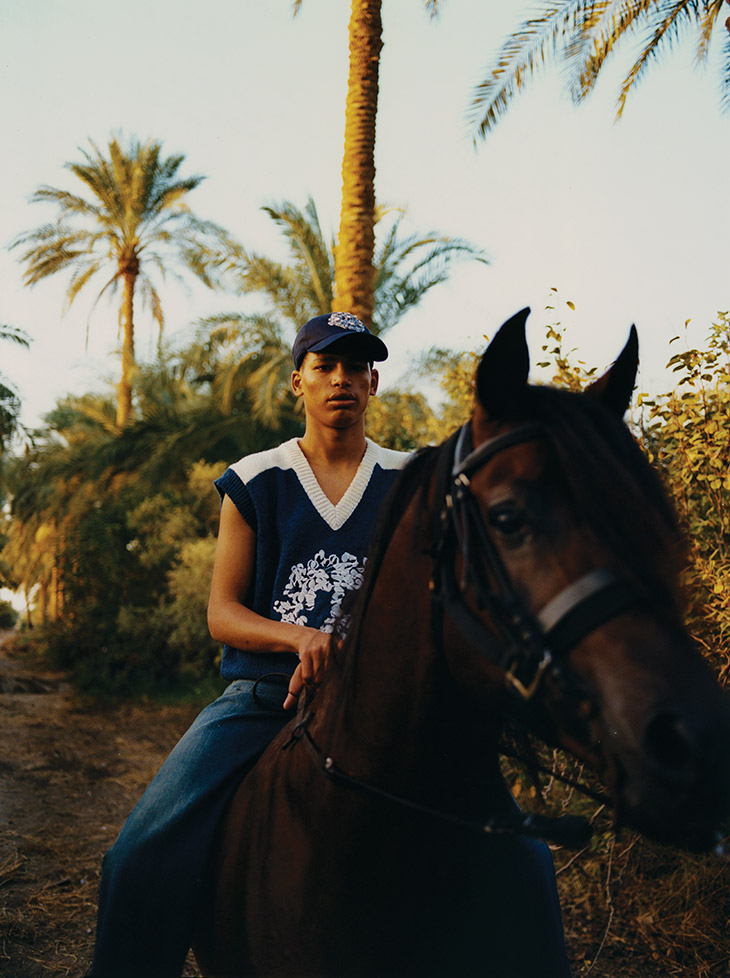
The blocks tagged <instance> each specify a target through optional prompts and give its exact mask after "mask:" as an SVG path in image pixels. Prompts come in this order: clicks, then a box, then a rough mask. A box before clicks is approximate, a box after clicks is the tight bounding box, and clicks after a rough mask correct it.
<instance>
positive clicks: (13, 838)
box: [0, 636, 199, 978]
mask: <svg viewBox="0 0 730 978" xmlns="http://www.w3.org/2000/svg"><path fill="white" fill-rule="evenodd" d="M3 639H4V640H5V641H4V642H3V641H2V640H3ZM0 642H2V644H0V813H1V822H0V824H2V832H1V833H0V975H3V976H6V978H51V976H52V978H56V976H58V978H61V976H72V978H81V976H83V975H85V974H86V972H87V970H88V968H89V965H90V959H91V952H92V946H93V935H94V922H95V916H96V896H97V890H98V886H99V871H100V866H101V858H102V856H103V854H104V852H105V851H106V849H107V848H108V847H109V845H110V844H111V842H113V840H114V838H115V836H116V834H117V832H118V831H119V828H120V827H121V825H122V823H123V821H124V819H125V817H126V816H127V814H128V813H129V811H130V810H131V808H132V807H133V806H134V804H135V802H136V801H137V799H138V797H139V796H140V794H141V793H142V791H143V790H144V788H145V787H146V785H147V783H148V782H149V780H150V779H151V778H152V776H153V775H154V773H155V771H156V770H157V768H158V767H159V766H160V764H161V762H162V761H163V759H164V758H165V756H166V754H167V753H168V751H169V750H170V748H171V747H172V746H173V745H174V743H175V742H176V740H177V739H178V738H179V736H180V735H181V734H182V733H183V731H184V730H185V729H186V728H187V726H188V725H189V724H190V721H191V720H192V718H193V716H194V715H195V713H196V712H197V709H198V707H196V706H174V707H171V706H160V705H159V704H154V705H151V704H125V705H124V706H117V707H114V708H107V709H101V708H98V707H97V708H90V707H89V706H88V705H82V704H81V703H80V702H79V700H78V699H77V697H76V696H75V695H74V694H73V691H72V690H71V688H70V686H69V684H68V683H67V681H66V679H65V677H64V675H63V674H61V673H54V672H49V671H47V670H45V669H39V668H38V666H37V665H35V664H33V665H32V667H31V664H30V663H29V662H28V661H27V659H24V658H20V659H18V658H14V657H13V656H12V642H11V643H8V642H7V636H0ZM186 974H187V975H197V974H199V972H198V971H197V970H196V969H195V966H194V964H193V963H192V962H191V963H190V966H189V967H188V968H187V969H186ZM130 978H133V976H130Z"/></svg>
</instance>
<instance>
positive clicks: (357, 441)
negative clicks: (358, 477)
mask: <svg viewBox="0 0 730 978" xmlns="http://www.w3.org/2000/svg"><path fill="white" fill-rule="evenodd" d="M365 445H366V442H365V426H364V425H362V424H357V425H352V426H351V427H348V428H325V427H320V426H317V427H312V426H310V425H309V424H308V425H307V427H306V428H305V431H304V435H303V436H302V438H300V439H299V447H300V448H301V450H302V451H303V452H304V454H305V455H306V457H307V459H308V460H309V462H310V463H312V461H316V462H319V463H320V464H322V465H328V464H329V465H334V466H337V465H347V464H353V463H355V464H357V465H359V464H360V461H361V459H362V457H363V455H364V454H365Z"/></svg>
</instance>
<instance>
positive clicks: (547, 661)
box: [504, 649, 553, 701]
mask: <svg viewBox="0 0 730 978" xmlns="http://www.w3.org/2000/svg"><path fill="white" fill-rule="evenodd" d="M552 661H553V657H552V654H551V652H550V650H549V649H544V651H543V653H542V659H541V660H540V662H539V663H538V666H537V669H536V670H535V675H534V676H533V677H532V681H531V682H530V684H529V686H525V684H524V683H523V682H522V681H521V680H520V679H518V678H517V676H516V675H515V669H516V668H517V663H516V662H515V663H514V664H513V665H512V666H511V667H510V668H509V669H508V670H507V672H506V673H505V674H504V681H505V683H506V684H507V686H509V687H510V688H511V689H513V690H514V691H515V692H516V693H519V695H520V696H521V697H522V699H523V700H525V701H527V700H531V699H532V697H533V696H534V695H535V693H536V692H537V690H538V688H539V686H540V680H541V679H542V675H543V673H544V672H545V670H546V669H547V668H548V666H550V665H551V663H552Z"/></svg>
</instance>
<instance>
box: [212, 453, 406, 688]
mask: <svg viewBox="0 0 730 978" xmlns="http://www.w3.org/2000/svg"><path fill="white" fill-rule="evenodd" d="M407 458H408V454H407V453H405V452H395V451H392V450H390V449H387V448H381V447H380V446H379V445H376V444H375V443H374V442H372V441H370V440H369V439H368V440H367V442H366V449H365V454H364V455H363V458H362V461H361V462H360V465H359V467H358V470H357V472H356V473H355V476H354V477H353V480H352V482H351V483H350V485H349V487H348V489H347V491H346V492H345V494H344V496H343V497H342V499H340V501H339V502H338V503H337V504H334V503H332V502H330V500H329V499H328V498H327V496H326V495H325V494H324V492H323V490H322V488H321V486H320V485H319V483H318V482H317V479H316V477H315V475H314V472H313V471H312V469H311V467H310V465H309V462H308V461H307V459H306V457H305V455H304V453H303V452H302V450H301V448H300V447H299V443H298V440H297V439H296V438H293V439H291V440H290V441H287V442H284V443H283V444H282V445H279V446H278V448H274V449H271V450H269V451H266V452H259V453H257V454H255V455H248V456H246V457H245V458H242V459H241V460H240V461H239V462H236V463H235V464H234V465H232V466H231V467H230V468H229V469H227V470H226V471H225V472H224V473H223V475H222V476H221V477H220V478H219V479H217V480H216V482H215V485H216V488H217V489H218V492H219V493H220V495H221V499H222V498H223V496H224V495H228V496H229V497H230V499H231V501H232V502H233V503H234V505H235V506H236V508H237V510H238V511H239V513H240V514H241V516H242V517H243V518H244V519H245V520H246V522H247V523H248V524H249V526H250V527H251V528H252V529H253V531H254V532H255V533H256V565H255V571H254V580H253V584H252V587H251V593H250V594H249V595H248V597H247V600H246V605H247V606H248V607H249V608H251V610H252V611H255V612H256V613H257V614H259V615H262V616H263V617H264V618H270V619H272V620H274V621H288V622H293V623H295V624H297V625H306V626H309V627H310V628H318V629H320V630H321V631H325V632H330V631H332V630H333V628H334V626H335V622H336V620H337V618H338V616H339V614H340V609H341V605H342V601H343V599H344V597H345V595H346V594H347V592H348V591H352V590H354V589H356V588H358V587H359V586H360V583H361V582H362V574H363V568H364V564H365V557H366V552H367V548H368V544H369V541H370V536H371V532H372V529H373V524H374V522H375V519H376V516H377V513H378V510H379V508H380V505H381V503H382V501H383V499H384V497H385V495H386V493H387V492H388V490H389V489H390V487H391V485H392V484H393V482H394V481H395V477H396V475H397V474H398V470H399V469H400V468H402V466H403V465H404V463H405V461H406V459H407ZM296 664H297V658H296V656H295V655H294V654H293V653H289V652H283V653H276V652H266V653H263V652H245V651H242V650H241V649H235V648H232V647H231V646H228V645H226V646H224V648H223V659H222V663H221V675H222V676H223V677H224V678H225V679H231V680H233V679H256V678H258V677H259V676H262V675H265V674H266V673H271V672H278V673H284V674H286V675H290V674H291V673H292V672H293V671H294V668H295V666H296Z"/></svg>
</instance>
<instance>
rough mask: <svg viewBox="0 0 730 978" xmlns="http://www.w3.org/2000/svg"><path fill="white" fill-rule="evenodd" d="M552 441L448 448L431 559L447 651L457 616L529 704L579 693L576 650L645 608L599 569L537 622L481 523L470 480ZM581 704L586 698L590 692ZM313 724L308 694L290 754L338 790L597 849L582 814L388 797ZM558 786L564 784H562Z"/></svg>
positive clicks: (464, 437) (524, 437)
mask: <svg viewBox="0 0 730 978" xmlns="http://www.w3.org/2000/svg"><path fill="white" fill-rule="evenodd" d="M545 437H546V432H545V429H544V427H543V426H542V425H540V424H539V423H530V424H525V425H522V426H521V427H519V428H515V429H514V430H512V431H509V432H507V433H506V434H503V435H497V436H496V437H494V438H492V439H490V440H488V441H486V442H484V443H483V444H481V445H479V446H478V447H477V448H476V449H474V448H473V447H472V439H471V427H470V424H469V423H467V424H465V425H464V426H463V427H462V428H460V429H459V431H458V432H456V433H455V435H454V436H452V438H451V439H449V441H448V442H447V443H446V445H444V450H443V451H442V454H441V458H440V460H439V465H438V467H437V473H436V499H437V500H439V499H440V500H442V504H441V506H440V508H438V509H437V519H436V522H435V525H434V531H433V536H434V540H435V543H434V544H433V546H432V548H431V551H430V552H431V555H432V560H433V565H432V576H431V602H432V621H433V627H434V631H435V632H436V633H437V636H438V641H439V643H440V644H442V643H443V624H444V616H446V615H448V616H449V618H451V619H452V620H453V622H454V623H455V624H456V625H457V627H458V628H459V630H460V631H461V632H462V634H463V635H464V637H465V638H466V639H467V640H468V641H469V643H470V644H471V645H473V646H474V647H475V648H476V649H478V650H479V652H480V653H482V654H483V655H485V656H486V657H487V658H488V659H489V661H490V662H491V663H492V664H493V665H495V666H497V667H498V668H499V669H501V670H502V672H503V673H504V682H505V685H506V686H507V688H508V689H509V690H510V691H511V692H512V693H514V694H516V696H517V697H518V699H519V700H520V702H522V703H526V702H528V701H530V700H531V699H532V698H533V697H534V696H535V695H536V693H537V692H538V690H539V689H540V687H541V684H542V681H543V679H544V677H546V676H550V677H551V679H552V680H553V681H554V682H555V684H556V685H557V686H558V687H559V688H561V689H562V690H563V692H564V693H565V692H566V690H569V691H574V690H575V689H577V688H579V687H580V683H579V681H578V679H577V677H572V678H571V676H570V673H571V671H570V670H569V669H568V668H567V657H568V653H569V652H570V650H571V649H572V648H574V647H575V646H576V645H577V644H578V643H579V642H581V641H582V640H583V639H584V638H585V637H586V636H587V635H589V634H590V633H591V632H592V631H594V630H595V629H596V628H598V627H599V626H600V625H601V624H603V623H604V622H605V621H608V620H609V619H610V618H612V617H614V616H616V615H618V614H620V613H621V612H622V611H624V610H625V609H626V608H628V607H630V606H631V605H633V604H635V603H636V601H637V600H638V599H637V597H636V595H635V593H634V592H633V591H632V589H631V588H630V587H629V584H628V581H626V580H625V579H624V578H622V577H620V576H619V575H618V574H616V573H615V572H614V571H613V570H611V569H610V568H607V567H597V568H595V569H593V570H591V571H589V572H588V573H586V574H584V575H582V576H581V577H579V578H578V579H577V580H575V581H573V582H572V583H571V584H569V585H568V586H567V587H565V588H564V589H563V590H562V591H560V592H559V593H558V594H557V595H556V596H555V597H553V598H552V599H551V600H550V601H549V602H548V603H547V604H546V605H545V606H544V607H543V608H542V609H541V610H540V611H539V612H537V614H534V615H533V614H531V613H530V611H529V609H528V608H527V607H526V605H525V602H524V600H523V599H522V597H521V596H520V595H519V594H518V593H517V591H516V589H515V587H514V585H513V583H512V580H511V578H510V575H509V573H508V571H507V569H506V567H505V565H504V562H503V560H502V558H501V555H500V553H499V549H498V547H497V544H496V542H495V540H494V538H493V536H492V534H491V533H490V531H489V529H488V527H487V526H486V524H485V522H484V519H483V518H482V514H481V512H480V510H479V505H478V503H477V500H476V497H475V495H474V493H473V492H472V489H471V480H472V477H473V476H474V474H475V473H477V472H479V471H480V470H481V469H482V468H484V466H485V465H487V464H488V463H489V462H490V461H491V460H492V459H493V458H494V457H495V456H496V455H498V454H499V453H500V452H503V451H506V450H507V449H508V448H512V447H513V446H515V445H520V444H524V443H526V442H532V441H539V440H542V439H544V438H545ZM457 563H460V565H461V579H460V580H457V576H456V567H457ZM468 599H470V600H468ZM475 608H476V610H475ZM581 696H582V697H583V698H585V694H584V693H582V692H581ZM312 717H313V713H312V711H311V710H310V709H309V705H308V703H307V702H306V697H304V696H303V697H301V699H300V703H299V711H298V722H297V723H296V724H295V725H294V727H293V728H292V731H291V736H290V738H289V740H288V741H287V742H286V743H285V744H284V745H283V746H284V749H288V748H290V747H292V746H293V745H294V744H295V743H298V742H302V743H303V744H304V746H305V747H306V749H307V752H308V753H309V755H310V756H311V757H312V759H313V760H314V762H315V764H316V765H317V767H318V768H319V769H320V771H321V772H322V773H323V774H324V775H325V776H326V777H327V778H328V779H329V780H330V781H332V782H333V783H335V784H339V785H342V786H347V787H349V788H351V789H354V790H357V791H360V792H363V793H365V794H368V795H370V796H372V797H377V798H380V799H382V800H384V801H388V802H391V803H393V804H396V805H398V806H402V807H406V808H408V809H410V810H412V811H414V812H419V813H420V814H422V815H426V816H429V817H432V818H436V819H439V820H441V821H446V822H450V823H452V824H456V825H459V826H461V827H462V828H471V829H477V830H479V831H480V832H484V833H488V834H512V835H524V836H533V837H538V838H542V839H546V840H550V841H554V842H557V843H558V844H560V845H566V846H569V847H574V848H582V847H583V846H585V845H587V843H588V839H589V838H590V835H591V829H590V825H589V823H588V821H587V820H586V819H585V818H583V817H582V816H571V815H563V816H559V817H557V818H552V817H549V816H540V815H536V814H534V813H525V812H521V811H519V809H517V810H516V811H515V812H513V813H512V814H509V815H501V816H496V817H494V818H490V819H489V820H488V821H487V822H482V821H477V820H471V819H463V818H461V817H459V816H456V815H453V814H451V813H448V812H443V811H439V810H436V809H433V808H431V807H428V806H424V805H421V804H419V803H416V802H414V801H413V800H411V799H408V798H405V797H403V796H400V795H395V794H392V793H390V792H387V791H384V790H383V789H381V788H379V787H377V786H375V785H372V784H370V783H368V782H366V781H364V780H362V779H361V778H357V777H354V776H353V775H351V774H348V773H347V772H345V771H343V770H342V768H340V767H339V765H338V764H337V762H336V761H335V760H334V758H332V757H330V756H328V755H327V754H326V753H325V752H324V751H323V750H322V749H321V747H320V746H319V745H318V744H317V742H316V741H315V739H314V738H313V736H312V734H311V732H310V731H309V723H310V722H311V720H312ZM558 777H559V776H558ZM559 780H563V779H562V778H560V777H559ZM574 787H577V788H578V790H580V791H581V792H583V793H584V794H586V795H589V796H591V797H593V798H595V799H597V800H599V801H602V802H606V801H607V799H606V798H605V797H604V796H602V795H599V794H598V793H596V792H594V791H592V790H591V789H590V788H587V787H584V786H581V785H576V784H574Z"/></svg>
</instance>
